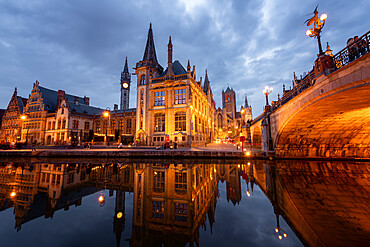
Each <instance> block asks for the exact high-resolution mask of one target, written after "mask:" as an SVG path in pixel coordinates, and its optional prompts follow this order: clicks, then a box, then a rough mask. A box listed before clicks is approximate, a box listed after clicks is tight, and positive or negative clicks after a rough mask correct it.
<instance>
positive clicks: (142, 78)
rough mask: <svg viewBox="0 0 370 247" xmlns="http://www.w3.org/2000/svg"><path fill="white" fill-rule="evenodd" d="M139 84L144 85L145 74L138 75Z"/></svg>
mask: <svg viewBox="0 0 370 247" xmlns="http://www.w3.org/2000/svg"><path fill="white" fill-rule="evenodd" d="M140 85H145V75H141V76H140Z"/></svg>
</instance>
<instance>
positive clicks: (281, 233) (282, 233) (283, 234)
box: [275, 214, 288, 240]
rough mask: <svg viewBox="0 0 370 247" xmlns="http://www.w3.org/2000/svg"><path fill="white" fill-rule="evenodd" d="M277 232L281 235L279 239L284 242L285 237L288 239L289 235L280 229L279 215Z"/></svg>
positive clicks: (277, 216) (277, 217)
mask: <svg viewBox="0 0 370 247" xmlns="http://www.w3.org/2000/svg"><path fill="white" fill-rule="evenodd" d="M275 232H276V233H278V234H279V239H280V240H282V239H283V237H284V238H286V237H287V236H288V235H287V234H286V233H285V231H284V230H283V229H282V228H281V227H280V224H279V215H278V214H276V228H275Z"/></svg>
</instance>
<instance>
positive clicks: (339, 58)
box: [333, 31, 370, 70]
mask: <svg viewBox="0 0 370 247" xmlns="http://www.w3.org/2000/svg"><path fill="white" fill-rule="evenodd" d="M369 44H370V31H368V32H367V33H365V34H364V35H362V36H361V37H360V38H358V39H357V40H355V41H353V42H352V43H349V44H347V46H346V47H345V48H343V49H342V50H341V51H339V52H338V53H337V54H335V55H334V56H333V65H334V68H335V70H337V69H340V68H342V67H343V66H345V65H347V64H349V63H350V62H352V61H354V60H356V59H357V58H360V57H362V56H363V55H365V54H367V53H369Z"/></svg>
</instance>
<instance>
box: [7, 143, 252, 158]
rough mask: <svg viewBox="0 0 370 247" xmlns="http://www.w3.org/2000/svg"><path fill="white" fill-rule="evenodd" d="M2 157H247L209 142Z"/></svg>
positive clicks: (14, 152) (39, 150) (20, 152)
mask: <svg viewBox="0 0 370 247" xmlns="http://www.w3.org/2000/svg"><path fill="white" fill-rule="evenodd" d="M1 157H19V158H22V157H55V158H57V157H122V158H141V157H143V158H144V157H145V158H146V157H148V158H166V157H171V158H177V157H178V158H228V159H230V158H231V159H235V158H236V159H240V158H244V157H246V152H242V150H241V149H237V148H236V147H235V146H234V145H233V144H209V145H207V146H206V147H191V148H189V147H180V148H178V149H166V150H157V149H156V148H155V147H147V146H145V147H124V148H121V149H118V148H117V147H115V146H111V147H104V148H103V147H100V148H99V147H93V148H92V149H83V148H79V149H50V148H46V147H45V148H42V147H37V148H36V150H31V149H20V150H0V158H1Z"/></svg>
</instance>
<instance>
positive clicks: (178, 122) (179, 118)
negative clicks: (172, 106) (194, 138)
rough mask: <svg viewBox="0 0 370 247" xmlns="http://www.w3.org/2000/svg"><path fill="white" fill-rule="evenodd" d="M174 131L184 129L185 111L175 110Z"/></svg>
mask: <svg viewBox="0 0 370 247" xmlns="http://www.w3.org/2000/svg"><path fill="white" fill-rule="evenodd" d="M175 131H186V113H185V112H177V113H176V114H175Z"/></svg>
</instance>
